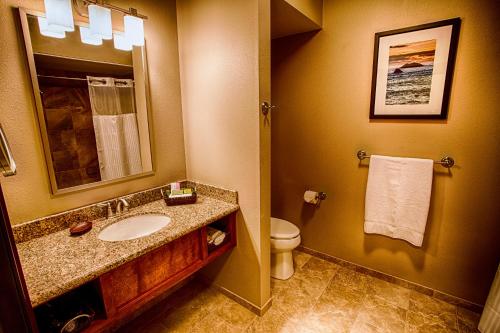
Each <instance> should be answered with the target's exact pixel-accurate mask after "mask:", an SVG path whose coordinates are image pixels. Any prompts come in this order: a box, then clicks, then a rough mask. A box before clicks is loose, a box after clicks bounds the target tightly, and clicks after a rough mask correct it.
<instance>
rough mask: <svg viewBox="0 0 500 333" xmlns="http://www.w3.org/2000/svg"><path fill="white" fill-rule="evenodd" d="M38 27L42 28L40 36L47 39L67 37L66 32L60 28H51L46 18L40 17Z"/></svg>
mask: <svg viewBox="0 0 500 333" xmlns="http://www.w3.org/2000/svg"><path fill="white" fill-rule="evenodd" d="M38 27H39V28H40V34H41V35H42V36H46V37H53V38H64V37H66V32H65V31H64V30H63V29H62V28H60V27H51V28H49V25H48V24H47V19H46V18H45V17H41V16H38Z"/></svg>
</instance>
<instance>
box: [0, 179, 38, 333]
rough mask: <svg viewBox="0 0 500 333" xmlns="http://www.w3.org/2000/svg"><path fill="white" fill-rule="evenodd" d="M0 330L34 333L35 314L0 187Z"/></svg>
mask: <svg viewBox="0 0 500 333" xmlns="http://www.w3.org/2000/svg"><path fill="white" fill-rule="evenodd" d="M0 213H1V214H0V267H1V268H2V274H0V285H1V286H2V296H1V297H0V331H2V329H3V330H5V332H19V333H37V332H38V328H37V325H36V322H35V315H34V313H33V308H32V307H31V302H30V298H29V294H28V288H27V287H26V281H25V280H24V275H23V270H22V267H21V261H20V260H19V255H18V253H17V248H16V244H15V242H14V236H13V235H12V227H11V225H10V220H9V215H8V213H7V207H6V205H5V199H4V196H3V193H2V188H1V186H0Z"/></svg>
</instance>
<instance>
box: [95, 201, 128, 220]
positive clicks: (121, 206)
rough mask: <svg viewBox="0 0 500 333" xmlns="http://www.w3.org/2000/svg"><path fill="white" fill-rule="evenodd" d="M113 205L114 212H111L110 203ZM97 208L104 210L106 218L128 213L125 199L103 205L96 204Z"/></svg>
mask: <svg viewBox="0 0 500 333" xmlns="http://www.w3.org/2000/svg"><path fill="white" fill-rule="evenodd" d="M112 202H114V203H115V211H114V212H113V207H112V206H111V203H112ZM97 206H98V207H103V208H106V218H107V219H109V218H110V217H114V216H117V215H121V214H123V213H126V212H128V208H129V203H128V202H127V200H126V199H125V198H120V199H118V200H113V201H108V202H104V203H100V204H97Z"/></svg>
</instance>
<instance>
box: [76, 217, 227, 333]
mask: <svg viewBox="0 0 500 333" xmlns="http://www.w3.org/2000/svg"><path fill="white" fill-rule="evenodd" d="M214 224H217V225H225V230H224V231H225V232H226V233H227V239H226V240H225V241H224V243H222V244H221V245H220V246H219V247H218V248H217V249H215V250H213V251H210V252H209V250H208V246H207V231H206V228H207V227H202V228H200V229H198V230H195V231H193V232H191V233H189V234H187V235H184V236H182V237H181V238H178V239H176V240H174V241H172V242H170V243H167V244H165V245H163V246H161V247H160V248H158V249H155V250H153V251H151V252H149V253H146V254H144V255H142V256H140V257H138V258H136V259H134V260H132V261H131V262H128V263H126V264H123V265H121V266H119V267H117V268H115V269H114V270H112V271H110V272H107V273H105V274H103V275H101V276H100V277H99V279H98V283H99V286H100V293H101V296H102V301H103V304H104V312H105V317H106V319H98V320H95V321H94V322H93V323H92V325H91V326H90V327H89V328H88V329H87V330H85V332H102V331H105V330H106V329H107V328H110V327H112V326H114V325H116V324H117V323H119V322H121V321H122V320H124V319H125V318H126V317H127V316H129V315H130V314H132V313H133V312H134V311H136V310H137V309H139V308H140V307H141V306H143V305H145V304H146V303H148V302H149V301H151V300H152V299H154V298H155V297H157V296H159V295H161V294H162V293H164V292H165V291H166V290H168V289H169V288H171V287H172V286H174V285H175V284H177V283H179V282H180V281H182V280H184V279H185V278H187V277H189V276H190V275H192V274H194V273H195V272H196V271H198V270H199V269H201V268H202V267H203V266H205V265H207V264H208V263H210V262H211V261H213V260H214V259H215V258H217V257H219V256H220V255H222V254H224V253H225V252H227V251H229V250H230V249H231V248H233V247H234V246H235V245H236V232H235V214H231V215H229V216H226V217H224V218H222V219H220V220H218V221H216V222H215V223H214Z"/></svg>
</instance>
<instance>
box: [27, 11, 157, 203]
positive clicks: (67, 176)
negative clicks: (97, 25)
mask: <svg viewBox="0 0 500 333" xmlns="http://www.w3.org/2000/svg"><path fill="white" fill-rule="evenodd" d="M20 13H21V21H22V23H23V24H22V26H23V33H24V37H25V42H26V49H27V54H28V58H29V59H28V61H29V64H30V71H31V75H32V81H33V87H34V90H35V99H36V102H37V109H38V110H37V111H38V118H39V124H40V130H41V135H42V139H43V142H44V150H45V154H46V160H47V166H48V168H49V170H48V171H49V175H50V180H51V185H52V191H53V193H55V194H58V193H65V192H69V191H73V190H80V189H83V188H88V187H92V186H96V185H99V184H103V183H109V182H111V181H116V180H122V179H124V178H125V177H137V176H140V175H144V174H151V172H152V170H153V167H152V159H151V145H150V125H149V123H148V118H149V113H148V100H147V98H148V93H149V92H148V90H147V89H148V87H147V69H146V57H145V47H136V46H134V47H133V49H132V51H123V50H118V49H115V48H114V46H113V41H112V40H103V41H102V45H90V44H85V43H82V41H81V36H80V28H85V27H82V26H81V25H79V24H77V25H76V26H75V31H73V32H66V37H65V38H51V37H48V36H45V35H42V34H41V33H40V24H39V20H38V17H37V16H34V15H31V14H26V12H24V11H23V10H21V11H20ZM42 28H43V26H42Z"/></svg>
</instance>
